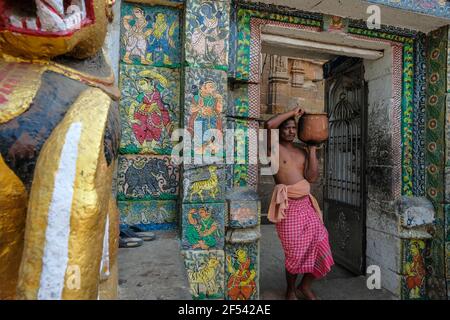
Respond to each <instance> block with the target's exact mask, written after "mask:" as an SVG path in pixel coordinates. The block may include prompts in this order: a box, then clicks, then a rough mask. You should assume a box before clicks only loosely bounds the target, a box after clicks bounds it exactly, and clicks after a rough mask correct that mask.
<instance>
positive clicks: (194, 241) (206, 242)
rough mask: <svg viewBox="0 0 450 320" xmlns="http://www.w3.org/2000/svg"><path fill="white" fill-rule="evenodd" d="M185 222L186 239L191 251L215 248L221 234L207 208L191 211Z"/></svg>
mask: <svg viewBox="0 0 450 320" xmlns="http://www.w3.org/2000/svg"><path fill="white" fill-rule="evenodd" d="M187 220H188V223H189V224H188V225H187V227H186V239H187V241H188V242H189V244H190V245H191V247H192V249H203V250H207V249H209V248H212V247H215V246H216V244H217V239H218V238H219V237H221V236H222V234H221V232H220V229H219V226H218V224H217V222H216V221H215V220H214V218H213V217H212V215H211V213H210V212H209V211H208V209H207V208H205V207H202V208H200V209H199V210H198V211H197V209H195V208H193V209H191V210H190V211H189V213H188V217H187Z"/></svg>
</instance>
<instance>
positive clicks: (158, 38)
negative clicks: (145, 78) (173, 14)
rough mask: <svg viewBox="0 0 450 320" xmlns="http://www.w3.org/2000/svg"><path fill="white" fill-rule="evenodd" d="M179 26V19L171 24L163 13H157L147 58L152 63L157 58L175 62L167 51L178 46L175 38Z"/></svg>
mask: <svg viewBox="0 0 450 320" xmlns="http://www.w3.org/2000/svg"><path fill="white" fill-rule="evenodd" d="M177 28H178V21H174V22H172V24H171V25H169V24H168V22H167V21H166V16H165V15H164V14H163V13H157V14H156V20H155V23H154V24H153V28H152V30H153V37H151V38H150V40H149V53H148V54H147V60H148V61H150V63H153V61H154V60H155V59H157V60H162V61H163V63H164V64H167V65H169V64H172V63H173V62H172V61H171V59H170V57H169V55H168V54H167V53H168V52H170V50H173V49H174V48H176V43H175V41H174V40H173V38H174V34H175V30H176V29H177Z"/></svg>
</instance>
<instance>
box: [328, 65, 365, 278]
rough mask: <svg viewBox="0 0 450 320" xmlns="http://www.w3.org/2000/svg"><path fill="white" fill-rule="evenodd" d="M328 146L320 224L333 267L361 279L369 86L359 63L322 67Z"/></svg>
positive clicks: (363, 261) (363, 269)
mask: <svg viewBox="0 0 450 320" xmlns="http://www.w3.org/2000/svg"><path fill="white" fill-rule="evenodd" d="M324 77H325V107H326V110H327V113H328V116H329V126H330V132H329V140H328V142H327V147H326V156H325V161H324V162H325V186H324V187H325V190H324V220H325V225H326V227H327V229H328V232H329V236H330V244H331V247H332V251H333V256H334V259H335V261H336V263H337V264H339V265H341V266H343V267H345V268H347V269H348V270H349V271H351V272H353V273H355V274H365V248H366V198H365V195H366V194H367V193H366V190H365V189H366V183H365V150H364V148H365V141H366V132H365V130H366V127H367V126H366V121H367V120H366V119H367V116H366V110H367V108H366V105H367V84H366V82H365V81H364V65H363V62H362V60H361V59H358V58H347V57H338V58H335V59H333V60H331V61H329V62H328V63H326V64H325V65H324Z"/></svg>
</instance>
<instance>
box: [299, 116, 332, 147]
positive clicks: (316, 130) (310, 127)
mask: <svg viewBox="0 0 450 320" xmlns="http://www.w3.org/2000/svg"><path fill="white" fill-rule="evenodd" d="M297 136H298V138H299V139H300V140H301V141H303V142H304V143H307V144H320V143H322V142H325V141H326V140H328V115H327V114H326V113H305V114H304V115H303V116H302V117H301V118H300V120H299V121H298V131H297Z"/></svg>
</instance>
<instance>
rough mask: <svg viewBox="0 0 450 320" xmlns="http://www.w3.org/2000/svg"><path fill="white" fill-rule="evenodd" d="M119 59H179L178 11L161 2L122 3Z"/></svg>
mask: <svg viewBox="0 0 450 320" xmlns="http://www.w3.org/2000/svg"><path fill="white" fill-rule="evenodd" d="M121 26H122V39H121V40H122V48H121V55H122V61H123V62H125V63H127V64H137V65H138V64H142V65H153V66H177V65H179V63H180V57H181V50H180V47H181V45H180V28H179V11H178V10H177V9H172V8H166V7H162V6H146V5H140V6H137V5H134V4H130V3H124V4H123V5H122V25H121Z"/></svg>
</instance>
